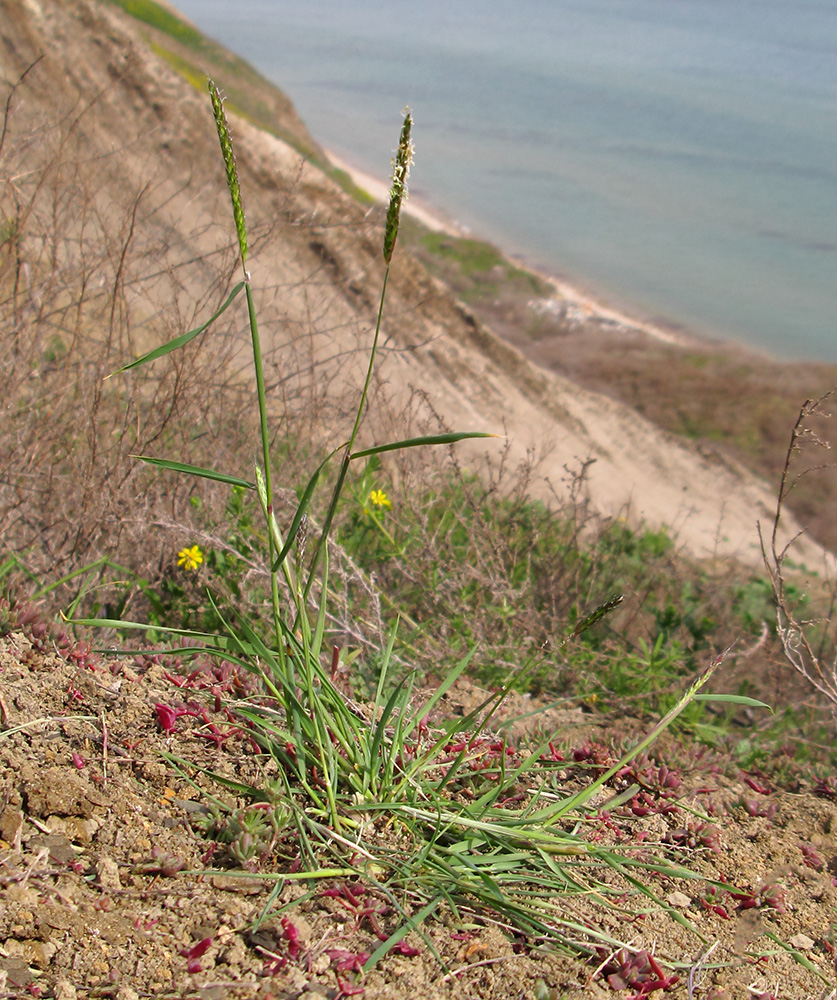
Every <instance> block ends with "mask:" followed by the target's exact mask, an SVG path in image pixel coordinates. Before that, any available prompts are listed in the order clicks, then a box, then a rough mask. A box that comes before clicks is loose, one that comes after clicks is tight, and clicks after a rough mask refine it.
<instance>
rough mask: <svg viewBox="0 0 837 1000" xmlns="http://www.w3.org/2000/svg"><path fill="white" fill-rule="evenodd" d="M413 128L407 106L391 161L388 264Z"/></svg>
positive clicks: (404, 192) (403, 196) (386, 243)
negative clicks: (396, 150) (395, 151)
mask: <svg viewBox="0 0 837 1000" xmlns="http://www.w3.org/2000/svg"><path fill="white" fill-rule="evenodd" d="M412 128H413V118H412V115H411V114H410V111H409V108H408V109H407V110H406V111H405V114H404V124H403V125H402V126H401V135H400V137H399V139H398V152H397V153H396V154H395V159H394V160H393V161H392V187H391V188H390V192H389V207H388V208H387V224H386V230H385V231H384V260H385V261H386V262H387V264H389V262H390V261H391V260H392V252H393V250H394V249H395V240H396V238H397V237H398V224H399V220H400V217H401V203H402V202H403V201H405V200H406V198H407V177H408V176H409V173H410V164H411V163H412V162H413V143H412V142H411V140H410V132H411V131H412Z"/></svg>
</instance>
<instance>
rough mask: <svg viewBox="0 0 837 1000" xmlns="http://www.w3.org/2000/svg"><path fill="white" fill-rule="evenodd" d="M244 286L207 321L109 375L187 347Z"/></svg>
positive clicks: (111, 375)
mask: <svg viewBox="0 0 837 1000" xmlns="http://www.w3.org/2000/svg"><path fill="white" fill-rule="evenodd" d="M242 288H244V282H243V281H240V282H239V283H238V284H237V285H236V286H235V288H234V289H233V290H232V291H231V292H230V294H229V297H228V298H227V300H226V302H224V304H223V305H222V306H221V308H220V309H218V310H217V311H216V312H214V313H213V314H212V315H211V316H210V317H209V319H208V320H207V321H206V322H205V323H202V324H201V325H200V326H198V327H196V328H195V329H194V330H190V331H189V332H188V333H181V334H180V336H179V337H175V338H174V339H173V340H170V341H169V342H168V343H167V344H163V345H161V346H160V347H155V348H154V350H153V351H148V353H147V354H143V355H142V356H141V357H139V358H137V359H136V360H135V361H132V362H131V363H130V364H127V365H123V366H122V367H121V368H117V369H116V371H115V372H112V373H111V374H110V375H108V376H107V377H108V378H112V377H113V376H114V375H119V374H120V373H121V372H127V371H130V370H131V369H132V368H139V367H140V365H147V364H148V363H149V362H151V361H156V360H157V358H162V357H164V356H165V355H166V354H171V352H172V351H176V350H178V349H179V348H181V347H185V345H186V344H188V343H189V341H190V340H194V339H195V337H197V336H199V335H200V334H202V333H203V332H204V330H208V329H209V327H210V326H212V324H213V323H214V322H215V320H216V319H218V317H219V316H220V315H221V313H222V312H224V310H225V309H226V308H227V307H228V306H229V305H230V304H231V302H232V301H233V299H234V298H235V297H236V295H238V293H239V292H240V291H241V289H242Z"/></svg>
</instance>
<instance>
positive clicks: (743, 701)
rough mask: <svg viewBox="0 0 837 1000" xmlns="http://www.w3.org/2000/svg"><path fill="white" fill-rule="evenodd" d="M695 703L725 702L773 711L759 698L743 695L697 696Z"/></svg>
mask: <svg viewBox="0 0 837 1000" xmlns="http://www.w3.org/2000/svg"><path fill="white" fill-rule="evenodd" d="M694 700H695V701H723V702H726V703H727V704H729V705H747V706H748V707H749V708H766V709H767V710H768V712H772V711H773V709H772V708H771V707H770V705H767V704H765V702H763V701H759V700H758V699H757V698H747V697H746V696H745V695H743V694H696V695H695V699H694Z"/></svg>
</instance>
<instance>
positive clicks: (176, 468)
mask: <svg viewBox="0 0 837 1000" xmlns="http://www.w3.org/2000/svg"><path fill="white" fill-rule="evenodd" d="M134 457H135V458H136V459H138V460H139V461H140V462H145V463H146V464H147V465H156V466H157V467H158V468H160V469H169V470H170V471H171V472H182V473H184V474H185V475H187V476H199V477H200V478H201V479H213V480H214V481H215V482H216V483H229V484H230V486H240V487H241V488H242V489H245V490H254V489H255V488H256V484H255V483H248V482H247V480H246V479H239V478H238V477H237V476H228V475H227V474H226V473H225V472H216V470H215V469H205V468H203V467H202V466H200V465H186V464H185V463H183V462H170V461H169V460H168V459H166V458H151V457H150V456H149V455H135V456H134Z"/></svg>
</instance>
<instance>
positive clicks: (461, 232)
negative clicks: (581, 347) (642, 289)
mask: <svg viewBox="0 0 837 1000" xmlns="http://www.w3.org/2000/svg"><path fill="white" fill-rule="evenodd" d="M325 153H326V155H327V157H328V159H329V161H330V162H331V163H332V165H333V166H335V167H337V169H339V170H343V171H344V172H345V173H347V174H348V175H349V176H350V177H351V179H352V181H353V183H354V184H356V185H357V186H358V187H359V188H361V189H363V190H364V191H366V192H367V194H369V195H371V196H372V197H373V198H374V199H375V201H376V202H379V203H380V204H383V205H386V204H387V202H388V200H389V188H390V186H389V181H388V180H386V181H384V180H381V179H380V178H378V177H376V176H375V175H374V174H372V173H369V172H368V171H367V170H365V169H364V168H363V167H359V166H357V165H356V164H355V163H353V162H352V161H351V160H349V159H347V158H346V157H345V156H341V155H340V154H339V153H335V152H334V151H333V150H331V149H326V150H325ZM403 210H404V213H405V214H407V215H410V216H412V218H414V219H416V220H417V221H419V222H421V223H422V224H423V225H425V226H427V228H428V229H430V230H432V231H433V232H436V233H445V234H446V235H448V236H451V237H453V238H455V239H480V237H478V236H477V235H476V234H475V233H474V231H473V230H472V229H471V228H469V227H468V226H465V225H463V224H461V223H459V222H457V221H456V220H455V219H453V218H451V217H450V216H448V215H446V214H445V213H443V212H441V211H440V210H439V209H438V208H436V207H435V206H434V205H432V204H431V203H430V202H429V201H428V200H427V199H426V198H424V197H423V196H422V195H421V194H418V195H416V194H412V193H411V194H410V195H409V197H408V198H407V199H406V200H405V202H404V205H403ZM489 242H490V241H489ZM497 249H498V250H499V251H500V253H501V254H502V255H503V256H504V257H505V258H506V259H507V260H509V261H511V262H512V263H514V264H516V265H518V266H519V267H521V268H522V269H523V270H525V271H528V272H529V273H530V274H533V275H535V276H536V277H537V278H539V279H540V280H541V281H543V282H545V283H546V284H547V285H549V286H550V287H551V288H553V289H554V290H555V295H554V297H553V298H551V299H545V300H544V302H546V303H549V302H554V303H555V308H556V310H557V309H558V308H559V307H566V306H567V305H569V308H570V309H571V310H572V312H573V313H574V314H575V318H576V319H577V320H579V321H582V322H585V321H588V322H589V321H592V322H596V321H598V322H599V323H601V324H602V325H603V326H607V327H609V328H610V329H613V330H614V331H622V332H625V333H629V332H640V333H644V334H646V335H647V336H649V337H652V338H653V339H655V340H658V341H662V342H663V343H666V344H671V345H674V346H677V347H683V348H688V347H690V346H697V345H703V346H706V345H709V344H711V343H713V340H712V339H710V338H707V337H701V336H699V335H698V334H693V333H689V332H688V331H685V330H684V331H682V332H681V331H674V330H667V329H666V328H665V327H663V326H661V325H660V324H658V323H654V322H652V321H650V320H646V319H639V318H637V317H636V316H632V315H630V313H629V312H627V311H625V310H623V309H620V308H618V307H615V306H610V305H607V304H606V303H604V302H602V300H601V299H600V298H598V297H597V296H596V295H595V294H593V293H591V292H589V291H587V290H585V289H584V288H583V287H582V286H581V285H579V284H578V283H577V282H573V281H570V280H567V279H566V278H564V277H563V276H561V275H559V274H556V273H555V272H553V271H550V270H549V269H548V267H547V266H545V265H543V264H538V263H533V262H532V261H530V260H527V259H526V258H525V257H523V256H521V255H519V254H510V253H507V252H506V251H505V250H504V249H503V248H502V247H501V246H498V247H497ZM547 308H548V307H547ZM731 346H733V345H731Z"/></svg>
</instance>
